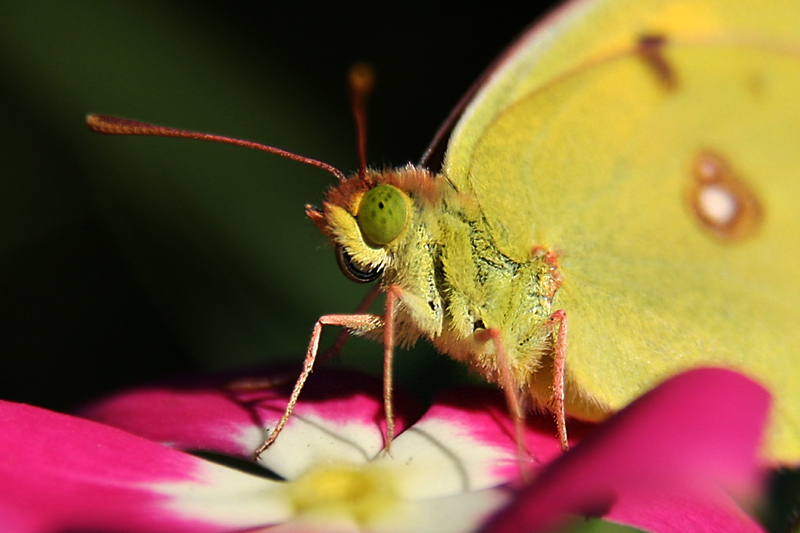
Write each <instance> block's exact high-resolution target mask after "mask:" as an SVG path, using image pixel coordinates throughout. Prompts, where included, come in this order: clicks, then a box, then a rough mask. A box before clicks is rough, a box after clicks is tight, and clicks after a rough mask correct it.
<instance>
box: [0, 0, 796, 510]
mask: <svg viewBox="0 0 800 533" xmlns="http://www.w3.org/2000/svg"><path fill="white" fill-rule="evenodd" d="M528 4H529V5H523V3H521V2H520V3H504V4H502V5H492V6H491V7H489V6H488V5H486V4H481V3H477V2H475V3H470V2H461V3H443V4H440V5H432V4H431V2H429V1H426V2H422V1H417V0H413V1H408V2H403V3H402V4H401V3H390V2H364V3H340V2H314V3H313V4H308V3H301V2H280V3H278V2H259V1H235V0H228V1H226V2H219V1H213V2H212V1H201V0H194V1H191V2H190V1H188V0H186V1H173V2H162V1H145V0H141V1H124V0H118V1H115V2H105V1H100V0H85V1H81V2H71V1H66V0H63V1H37V0H33V1H27V2H15V1H12V0H0V76H1V77H2V82H0V117H2V119H1V122H0V125H2V130H0V135H2V141H0V302H2V306H1V307H0V310H1V311H0V312H1V313H2V316H0V324H1V325H0V398H2V399H7V400H14V401H19V402H26V403H32V404H36V405H40V406H44V407H48V408H51V409H56V410H61V411H64V410H69V409H71V408H74V407H75V406H78V405H80V404H81V403H83V402H86V401H88V400H91V399H93V398H96V397H98V396H100V395H102V394H105V393H108V392H110V391H112V390H115V389H119V388H121V387H125V386H130V385H135V384H139V383H145V382H148V381H150V380H154V379H159V378H162V377H167V376H171V375H180V374H186V373H192V372H197V371H213V370H219V369H234V368H242V367H247V366H254V365H261V364H270V363H274V362H296V363H298V364H299V362H300V361H301V360H302V357H303V354H304V352H305V348H306V346H307V343H308V338H309V334H310V332H311V328H312V326H313V324H314V322H315V321H316V319H317V318H318V317H319V316H320V315H323V314H327V313H344V312H350V311H352V310H354V309H355V307H356V306H357V305H358V302H359V301H360V300H361V299H362V298H363V296H364V295H365V294H366V293H367V291H368V290H369V288H368V287H365V286H360V285H356V284H354V283H352V282H350V281H348V280H347V279H345V277H344V276H342V275H341V273H340V272H339V270H338V267H337V266H336V262H335V259H334V257H333V253H332V250H331V249H330V247H329V246H328V245H327V243H326V241H325V239H324V238H323V236H322V235H320V234H319V232H318V231H317V229H316V228H315V227H314V226H313V225H312V224H311V223H310V222H309V221H308V220H306V218H305V216H304V213H303V206H304V205H305V204H306V203H313V204H317V205H319V203H320V200H321V197H322V193H323V191H324V190H325V189H326V187H327V186H328V185H329V184H331V183H332V177H331V176H329V175H327V174H326V173H324V172H322V171H319V170H317V169H313V168H310V167H306V166H305V165H301V164H298V163H294V162H291V161H286V160H282V159H280V158H278V157H275V156H270V155H267V154H263V153H259V152H254V151H248V150H244V149H241V148H236V147H230V146H222V145H212V144H208V143H201V142H193V141H184V140H175V139H160V138H138V137H109V136H102V135H98V134H94V133H91V132H88V131H87V130H86V128H85V126H84V117H85V115H86V114H87V113H90V112H94V113H106V114H112V115H118V116H123V117H127V118H132V119H137V120H142V121H148V122H153V123H157V124H162V125H168V126H173V127H179V128H184V129H193V130H199V131H205V132H212V133H218V134H222V135H229V136H235V137H240V138H245V139H251V140H256V141H260V142H264V143H268V144H273V145H276V146H278V147H281V148H284V149H287V150H291V151H294V152H297V153H300V154H303V155H307V156H310V157H314V158H318V159H322V160H324V161H327V162H329V163H331V164H333V165H335V166H337V167H338V168H340V169H342V170H345V171H350V170H352V169H354V168H355V167H356V165H357V158H356V144H355V130H354V127H353V120H352V117H351V114H350V108H349V102H348V100H347V93H346V73H347V70H348V68H349V67H350V66H351V65H352V64H354V63H356V62H358V61H367V62H369V63H370V64H372V65H373V67H374V68H375V69H376V71H377V74H378V84H377V87H376V91H375V93H374V96H373V98H372V100H371V103H370V107H369V132H368V158H369V160H370V162H371V164H372V165H374V166H377V167H382V166H389V165H404V164H405V163H407V162H409V161H417V160H418V159H419V157H420V156H421V154H422V153H423V151H424V150H425V148H426V147H427V146H428V143H429V142H430V140H431V139H432V137H433V134H434V133H435V131H436V129H437V128H438V126H439V125H440V123H441V122H442V121H443V120H444V118H445V117H446V116H447V114H448V112H449V111H450V109H451V108H452V107H453V106H454V105H455V104H456V102H457V101H458V100H459V98H460V97H461V95H462V94H463V93H464V92H465V91H466V90H467V88H468V87H469V86H470V84H471V83H472V82H473V81H474V80H475V79H476V78H477V77H478V76H479V74H480V73H481V72H482V71H483V69H484V68H485V67H486V66H487V65H488V64H489V62H490V61H491V60H492V59H493V58H494V57H495V56H496V55H497V54H499V53H500V52H501V51H502V50H503V48H504V47H505V46H506V45H507V44H509V43H510V42H511V41H512V40H513V39H514V38H515V37H516V36H517V35H518V34H519V33H520V32H521V31H522V30H523V29H524V28H525V27H526V26H527V25H528V24H529V23H530V22H531V21H533V20H534V19H535V18H536V17H537V16H538V15H539V14H540V13H541V11H542V10H543V9H544V8H545V7H546V6H545V5H544V3H541V2H536V3H533V2H532V3H528ZM453 8H457V9H453ZM335 334H336V332H335V331H334V332H329V333H328V334H327V335H326V336H324V337H323V346H326V345H329V344H330V342H331V341H332V340H333V338H334V337H335ZM421 344H422V346H420V347H418V348H417V349H415V350H413V351H411V352H400V353H399V354H398V356H397V359H396V372H397V376H398V379H397V380H398V383H399V385H400V386H401V387H404V388H407V389H408V388H411V389H416V390H417V391H418V392H420V393H421V394H426V393H427V394H429V393H430V392H431V391H433V390H434V389H435V388H436V387H437V386H440V385H441V384H442V383H450V382H454V381H456V382H457V381H462V380H465V379H467V377H466V376H467V372H466V370H465V369H464V368H462V367H461V366H460V365H458V364H455V363H453V362H451V361H449V360H448V359H447V358H445V357H442V356H438V355H436V354H435V353H434V352H433V350H431V349H430V348H429V347H427V346H425V345H424V343H421ZM381 357H382V355H381V347H380V346H379V345H377V344H372V343H368V342H364V341H360V342H352V343H351V344H348V346H347V347H346V348H345V350H344V352H343V354H342V356H341V357H340V358H339V359H338V360H336V361H332V362H329V363H328V364H336V365H344V366H351V367H358V368H362V369H366V370H368V371H370V372H373V373H376V374H379V373H380V371H381ZM798 485H800V482H798V477H797V476H796V475H791V474H786V475H784V476H782V477H780V478H779V480H778V483H777V485H776V486H778V489H776V490H777V491H778V492H780V493H781V494H783V495H784V500H785V501H787V502H788V503H787V504H786V505H789V506H791V499H792V498H794V497H796V496H791V494H796V491H797V490H798Z"/></svg>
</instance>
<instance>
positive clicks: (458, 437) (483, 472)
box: [376, 418, 517, 500]
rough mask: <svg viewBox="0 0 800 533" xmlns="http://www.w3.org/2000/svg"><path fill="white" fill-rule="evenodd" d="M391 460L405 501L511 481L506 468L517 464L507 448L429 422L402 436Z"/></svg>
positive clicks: (394, 445)
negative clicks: (505, 474)
mask: <svg viewBox="0 0 800 533" xmlns="http://www.w3.org/2000/svg"><path fill="white" fill-rule="evenodd" d="M383 461H390V462H391V468H394V469H398V470H397V476H396V481H397V483H398V486H397V490H398V491H399V493H400V494H401V495H402V497H404V498H408V499H413V500H423V499H430V498H441V497H444V496H451V495H455V494H463V493H468V492H474V491H480V490H483V489H486V488H491V487H496V486H498V485H503V484H505V483H508V481H510V480H509V479H508V478H507V477H506V476H503V475H502V473H501V472H502V471H503V470H505V471H508V469H503V468H499V467H500V466H502V465H508V464H509V463H515V462H516V461H517V458H516V454H515V453H514V452H513V451H512V450H511V449H509V448H508V447H500V446H492V445H490V444H487V443H486V442H483V441H480V440H477V439H475V438H474V437H473V436H472V435H471V433H470V431H469V428H464V427H461V426H459V425H458V424H454V423H452V422H450V421H447V420H443V419H437V418H431V419H427V420H422V421H420V422H418V423H416V424H414V426H412V427H411V428H409V429H407V430H406V431H404V432H403V433H402V434H401V435H400V436H399V437H397V439H395V441H394V442H393V443H392V446H391V454H390V456H389V457H386V456H383V457H380V458H379V459H377V460H376V464H382V463H379V462H383Z"/></svg>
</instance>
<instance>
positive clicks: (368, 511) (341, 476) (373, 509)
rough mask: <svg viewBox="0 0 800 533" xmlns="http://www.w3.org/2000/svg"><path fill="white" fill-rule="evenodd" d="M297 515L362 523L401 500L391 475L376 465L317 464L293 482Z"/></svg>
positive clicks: (291, 484)
mask: <svg viewBox="0 0 800 533" xmlns="http://www.w3.org/2000/svg"><path fill="white" fill-rule="evenodd" d="M290 487H291V488H290V493H289V495H290V498H291V501H292V503H293V504H294V507H295V510H296V512H297V514H302V515H326V516H331V515H332V514H333V515H338V516H349V517H351V518H352V519H353V520H354V521H356V522H357V523H360V524H364V523H369V522H371V521H372V519H374V518H375V517H376V515H385V514H386V513H387V512H388V511H389V510H390V509H391V508H392V507H394V506H395V505H396V504H397V503H398V498H397V495H396V493H395V492H394V490H393V488H392V484H391V474H390V473H389V472H386V471H385V470H384V469H381V468H376V467H375V465H364V466H360V465H351V464H331V465H318V466H315V467H314V468H312V469H311V470H309V471H308V472H306V473H304V474H303V475H302V476H300V477H299V478H297V479H295V480H293V481H292V482H291V483H290Z"/></svg>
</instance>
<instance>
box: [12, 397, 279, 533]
mask: <svg viewBox="0 0 800 533" xmlns="http://www.w3.org/2000/svg"><path fill="white" fill-rule="evenodd" d="M0 427H2V428H3V431H2V432H0V453H2V454H3V457H4V460H3V461H2V462H0V523H2V524H3V531H4V532H11V533H36V532H49V531H109V532H111V531H114V532H128V531H131V532H133V531H137V532H162V531H163V532H170V533H174V532H183V531H192V532H206V531H209V532H211V531H229V530H230V529H231V528H232V527H254V526H261V525H267V524H271V523H275V522H276V521H281V520H283V519H285V518H286V517H287V516H288V514H289V511H288V510H287V509H286V507H285V506H282V505H281V501H280V500H279V499H276V498H268V497H266V496H265V497H264V498H263V499H259V500H258V501H254V499H255V498H254V497H253V496H252V495H258V494H266V493H269V492H271V491H275V490H279V485H280V484H278V483H275V482H273V481H270V480H268V479H264V478H259V477H255V476H250V475H247V474H244V473H241V472H238V471H236V470H231V469H228V468H225V467H222V466H219V465H215V464H213V463H209V462H207V461H203V460H201V459H199V458H197V457H193V456H191V455H188V454H185V453H182V452H179V451H176V450H172V449H170V448H167V447H165V446H162V445H159V444H156V443H153V442H150V441H147V440H144V439H142V438H140V437H136V436H134V435H131V434H129V433H126V432H124V431H121V430H118V429H114V428H110V427H107V426H104V425H101V424H97V423H94V422H90V421H87V420H82V419H78V418H73V417H70V416H67V415H61V414H58V413H53V412H49V411H46V410H43V409H39V408H36V407H31V406H27V405H20V404H15V403H10V402H0ZM243 494H244V495H248V494H249V495H251V497H250V498H249V499H242V498H241V496H242V495H243ZM270 502H271V503H270Z"/></svg>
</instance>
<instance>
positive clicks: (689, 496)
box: [486, 369, 770, 533]
mask: <svg viewBox="0 0 800 533" xmlns="http://www.w3.org/2000/svg"><path fill="white" fill-rule="evenodd" d="M769 401H770V400H769V394H768V393H767V391H766V390H765V389H764V388H763V387H761V386H760V385H758V384H756V383H755V382H753V381H751V380H749V379H748V378H746V377H744V376H741V375H740V374H737V373H734V372H731V371H728V370H722V369H699V370H693V371H690V372H686V373H684V374H681V375H679V376H676V377H675V378H672V379H670V380H668V381H666V382H665V383H663V384H661V385H660V386H659V387H657V388H656V389H654V390H653V391H651V392H650V393H648V394H646V395H644V396H643V397H642V398H640V399H639V400H637V401H636V402H634V403H632V404H631V405H630V406H628V407H627V408H626V409H624V410H623V411H621V412H620V413H618V414H617V415H616V416H615V417H613V418H612V419H610V420H609V421H608V422H606V423H605V424H603V425H602V426H600V427H599V428H598V430H597V431H596V432H594V433H593V434H591V435H589V436H588V437H587V438H586V439H584V440H583V441H582V442H581V443H579V444H578V445H577V446H575V447H574V449H573V450H571V451H570V452H569V453H567V454H564V455H563V457H561V458H560V459H558V460H556V461H554V462H553V463H551V464H550V465H548V466H547V467H546V468H545V469H544V470H543V471H542V472H541V473H540V474H539V476H538V477H537V479H536V480H535V481H534V482H533V483H532V484H531V485H530V486H528V487H526V488H525V489H523V491H522V492H521V494H520V495H519V497H518V498H517V499H516V500H515V501H514V503H512V504H511V505H510V506H509V507H507V508H506V509H504V510H503V511H501V512H500V513H499V514H498V515H497V516H496V517H495V518H494V519H493V520H492V521H491V522H490V525H489V526H488V527H487V528H486V531H487V532H489V533H499V532H506V531H515V532H516V531H525V532H538V531H547V530H550V529H551V528H553V527H554V526H556V525H557V524H559V523H560V522H562V521H563V520H564V519H565V518H564V517H565V516H568V515H573V516H574V515H589V516H601V517H603V518H605V519H609V520H612V521H617V522H620V523H623V524H627V525H631V526H634V527H640V528H644V529H646V530H648V531H655V532H661V533H670V532H676V533H677V532H684V531H687V530H691V531H696V532H726V533H730V532H754V531H761V528H760V526H758V524H757V523H756V522H755V521H754V520H753V519H752V518H750V517H749V516H748V515H746V514H745V513H744V512H743V511H742V509H741V508H740V507H739V506H738V505H737V504H736V502H735V501H734V499H733V498H732V497H731V495H730V494H736V495H738V496H747V495H752V494H753V493H754V491H755V489H756V488H757V487H758V486H759V485H760V482H761V479H762V474H763V471H762V470H761V469H760V467H759V465H758V456H757V453H758V448H759V445H760V438H761V435H762V433H763V429H764V425H765V421H766V415H767V411H768V408H769ZM687 528H688V529H687Z"/></svg>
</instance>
